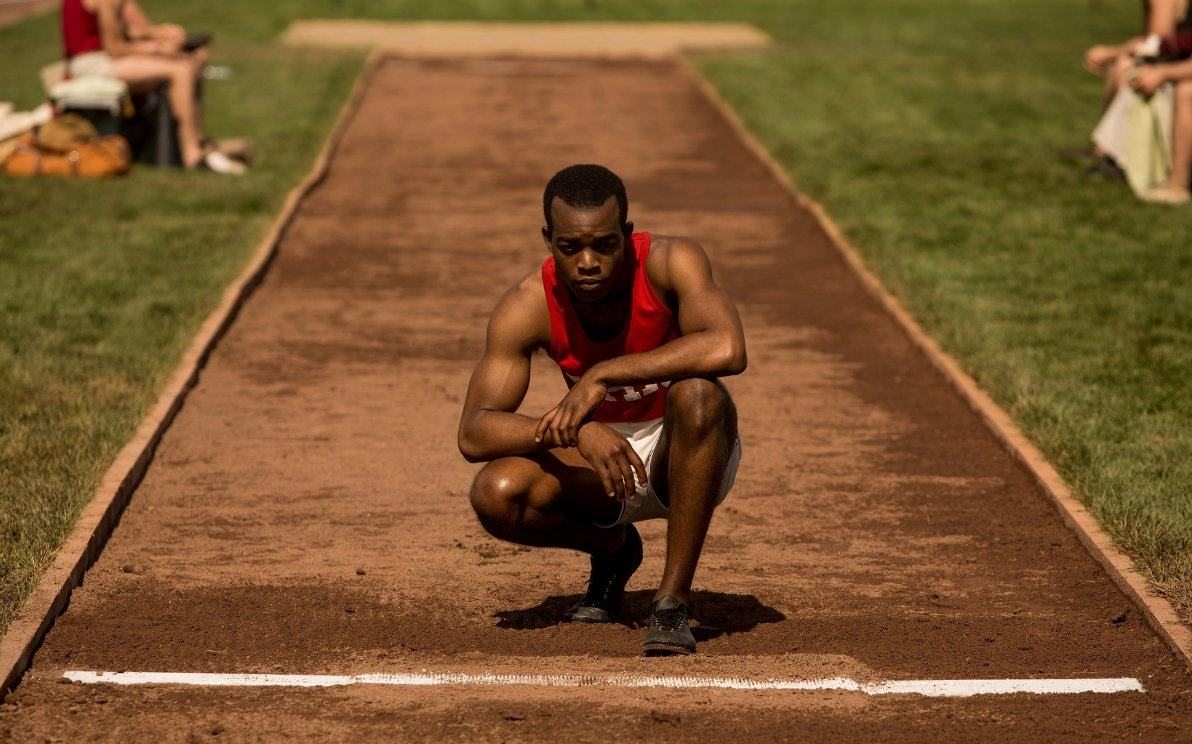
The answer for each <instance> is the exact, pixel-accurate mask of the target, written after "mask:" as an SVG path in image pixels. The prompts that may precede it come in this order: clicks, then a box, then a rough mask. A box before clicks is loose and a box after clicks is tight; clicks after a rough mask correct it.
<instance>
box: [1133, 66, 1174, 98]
mask: <svg viewBox="0 0 1192 744" xmlns="http://www.w3.org/2000/svg"><path fill="white" fill-rule="evenodd" d="M1129 80H1130V87H1131V88H1133V89H1134V90H1136V91H1138V92H1139V93H1141V94H1143V95H1144V96H1149V95H1152V94H1153V93H1154V92H1155V91H1157V90H1158V89H1159V86H1160V85H1162V84H1163V83H1166V82H1167V73H1166V72H1165V71H1164V70H1163V69H1162V67H1161V66H1160V65H1146V66H1144V67H1135V68H1134V69H1133V70H1131V71H1130V78H1129Z"/></svg>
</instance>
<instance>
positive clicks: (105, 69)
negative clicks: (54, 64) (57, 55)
mask: <svg viewBox="0 0 1192 744" xmlns="http://www.w3.org/2000/svg"><path fill="white" fill-rule="evenodd" d="M66 69H67V70H68V71H69V72H70V76H71V77H76V78H81V77H92V76H94V77H116V63H115V62H113V61H112V58H111V57H110V56H108V53H107V52H102V51H101V52H83V53H82V54H76V55H75V56H73V57H71V58H70V59H68V60H67V61H66Z"/></svg>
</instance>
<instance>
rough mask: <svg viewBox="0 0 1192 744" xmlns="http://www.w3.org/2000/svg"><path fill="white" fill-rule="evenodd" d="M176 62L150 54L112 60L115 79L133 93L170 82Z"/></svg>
mask: <svg viewBox="0 0 1192 744" xmlns="http://www.w3.org/2000/svg"><path fill="white" fill-rule="evenodd" d="M178 64H179V63H178V62H177V61H175V60H172V59H169V58H167V57H158V56H155V55H152V54H129V55H125V56H123V57H116V58H114V59H113V60H112V67H113V70H114V74H115V76H116V77H118V78H120V79H121V80H123V81H124V82H126V83H128V86H129V87H130V88H132V89H133V90H134V91H140V90H146V89H153V88H155V87H157V86H158V85H161V84H162V83H164V82H167V81H169V80H170V78H171V77H172V76H173V74H174V72H175V70H176V69H177V67H178Z"/></svg>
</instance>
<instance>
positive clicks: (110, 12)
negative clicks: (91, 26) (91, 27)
mask: <svg viewBox="0 0 1192 744" xmlns="http://www.w3.org/2000/svg"><path fill="white" fill-rule="evenodd" d="M95 12H96V15H97V16H99V35H100V40H101V41H102V43H103V50H104V51H105V52H106V53H107V54H108V56H110V57H123V56H125V55H129V54H168V53H171V52H175V51H177V48H178V45H177V44H169V43H166V42H162V41H158V40H151V39H142V38H138V37H137V36H135V35H131V34H127V35H126V31H127V30H128V29H127V25H126V19H124V18H122V17H121V3H120V0H96V5H95Z"/></svg>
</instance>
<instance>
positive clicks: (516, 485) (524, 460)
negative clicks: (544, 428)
mask: <svg viewBox="0 0 1192 744" xmlns="http://www.w3.org/2000/svg"><path fill="white" fill-rule="evenodd" d="M470 498H471V502H472V508H473V509H475V510H476V516H477V517H478V518H479V519H480V524H481V525H482V526H483V527H484V529H486V530H487V531H488V532H489V534H491V535H492V536H493V537H497V538H500V539H502V540H507V541H509V542H513V543H518V544H519V545H531V546H533V547H539V548H571V549H572V550H579V551H582V552H584V553H588V554H589V555H604V554H608V553H611V552H613V551H615V550H616V549H617V548H619V547H620V546H621V544H622V543H623V542H624V541H625V529H624V528H616V529H602V528H600V527H597V526H596V525H597V524H608V523H610V522H613V521H615V520H616V518H617V515H618V513H619V510H620V504H619V503H618V502H616V501H615V500H613V499H610V498H609V497H608V495H607V494H606V493H605V492H604V487H603V486H602V485H601V483H600V478H599V476H597V475H596V472H595V471H594V470H592V469H591V467H590V466H589V465H588V463H587V461H586V460H584V459H583V458H582V457H581V456H580V455H579V454H578V453H577V452H576V451H575V450H552V451H550V452H546V453H542V454H540V455H534V456H531V457H503V458H501V459H499V460H493V461H492V462H490V463H488V464H487V465H485V466H484V469H483V470H481V471H480V473H479V475H477V476H476V480H475V482H473V483H472V490H471V494H470Z"/></svg>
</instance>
